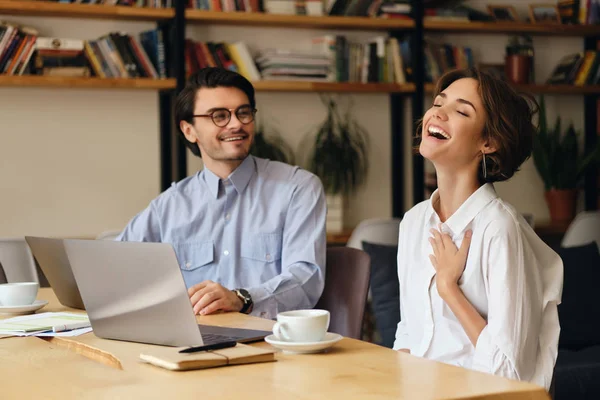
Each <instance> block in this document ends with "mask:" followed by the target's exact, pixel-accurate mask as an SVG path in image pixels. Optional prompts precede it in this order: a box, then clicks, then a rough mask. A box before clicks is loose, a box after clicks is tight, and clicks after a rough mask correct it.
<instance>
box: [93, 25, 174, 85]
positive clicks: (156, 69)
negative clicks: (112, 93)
mask: <svg viewBox="0 0 600 400" xmlns="http://www.w3.org/2000/svg"><path fill="white" fill-rule="evenodd" d="M84 51H85V55H86V57H87V59H88V60H89V62H90V64H91V67H92V71H93V73H94V75H96V76H99V77H101V78H154V79H157V78H166V77H167V69H166V61H165V45H164V41H163V38H162V33H161V31H160V30H158V29H152V30H148V31H144V32H142V33H140V37H139V39H138V38H137V37H135V36H133V35H128V34H126V33H117V32H113V33H109V34H107V35H104V36H102V37H100V38H98V39H96V40H88V41H85V42H84Z"/></svg>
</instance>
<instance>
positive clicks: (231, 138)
mask: <svg viewBox="0 0 600 400" xmlns="http://www.w3.org/2000/svg"><path fill="white" fill-rule="evenodd" d="M242 139H244V137H243V136H235V137H230V138H227V139H223V141H224V142H233V141H236V140H242Z"/></svg>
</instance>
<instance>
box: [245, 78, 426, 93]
mask: <svg viewBox="0 0 600 400" xmlns="http://www.w3.org/2000/svg"><path fill="white" fill-rule="evenodd" d="M252 84H253V85H254V88H255V89H256V90H257V91H260V92H340V93H412V92H414V91H415V85H414V84H412V83H411V84H406V85H397V84H393V83H346V82H304V81H256V82H252Z"/></svg>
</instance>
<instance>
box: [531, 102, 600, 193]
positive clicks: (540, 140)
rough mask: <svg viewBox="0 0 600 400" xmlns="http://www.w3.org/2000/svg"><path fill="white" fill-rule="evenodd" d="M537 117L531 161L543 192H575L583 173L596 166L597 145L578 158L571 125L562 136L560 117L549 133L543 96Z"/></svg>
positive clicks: (598, 158) (599, 158)
mask: <svg viewBox="0 0 600 400" xmlns="http://www.w3.org/2000/svg"><path fill="white" fill-rule="evenodd" d="M539 115H540V119H539V131H538V133H537V134H536V135H534V138H533V161H534V164H535V167H536V169H537V171H538V173H539V175H540V177H541V178H542V180H543V181H544V186H545V188H546V190H550V189H552V188H555V189H574V188H577V186H578V185H579V183H580V181H581V178H582V177H583V175H584V174H585V172H586V171H587V169H588V168H590V167H592V166H594V165H598V164H599V163H600V141H598V143H596V145H595V147H594V148H592V149H588V154H587V155H585V156H582V155H581V154H579V144H578V133H577V132H576V131H575V128H574V127H573V124H572V123H571V124H569V127H568V128H567V130H566V132H565V133H564V134H562V132H561V126H562V124H561V119H560V117H558V118H557V119H556V123H555V124H554V127H553V128H552V129H551V130H550V129H549V128H548V124H547V121H546V108H545V102H544V97H543V96H541V98H540V114H539Z"/></svg>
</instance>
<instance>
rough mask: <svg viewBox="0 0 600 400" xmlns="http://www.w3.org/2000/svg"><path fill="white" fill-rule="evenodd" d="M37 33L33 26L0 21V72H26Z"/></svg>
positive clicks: (8, 73)
mask: <svg viewBox="0 0 600 400" xmlns="http://www.w3.org/2000/svg"><path fill="white" fill-rule="evenodd" d="M38 35H39V33H38V31H37V30H35V29H33V28H29V27H23V26H18V25H16V24H12V23H8V22H0V74H6V75H24V74H28V72H29V69H28V68H29V64H30V60H31V58H32V56H33V53H34V51H35V43H36V41H37V38H38Z"/></svg>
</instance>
